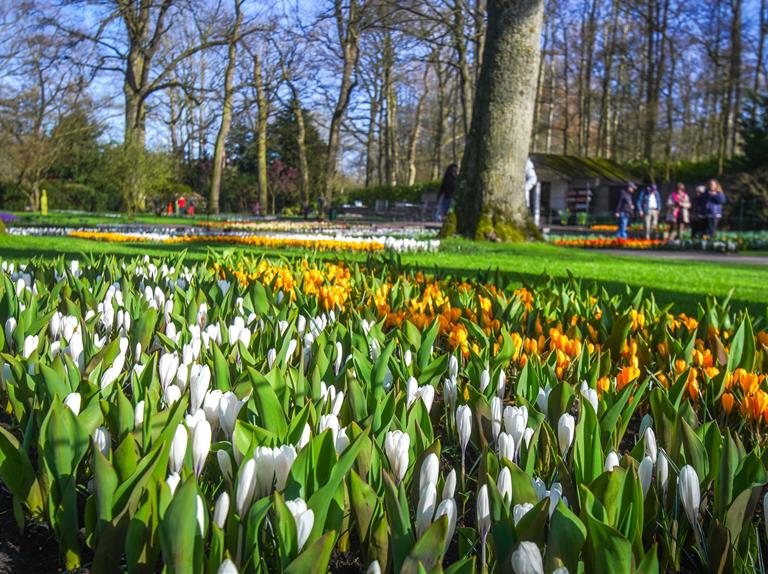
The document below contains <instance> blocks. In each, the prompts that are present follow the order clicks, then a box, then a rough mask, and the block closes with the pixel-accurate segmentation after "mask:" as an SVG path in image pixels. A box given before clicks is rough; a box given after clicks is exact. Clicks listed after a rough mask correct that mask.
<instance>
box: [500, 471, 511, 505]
mask: <svg viewBox="0 0 768 574" xmlns="http://www.w3.org/2000/svg"><path fill="white" fill-rule="evenodd" d="M496 484H497V486H498V487H499V494H500V495H501V499H502V500H503V501H504V503H505V504H506V505H507V508H509V505H510V504H511V503H512V474H511V473H510V471H509V468H508V467H506V466H505V467H504V468H502V469H501V471H499V477H498V479H497V482H496Z"/></svg>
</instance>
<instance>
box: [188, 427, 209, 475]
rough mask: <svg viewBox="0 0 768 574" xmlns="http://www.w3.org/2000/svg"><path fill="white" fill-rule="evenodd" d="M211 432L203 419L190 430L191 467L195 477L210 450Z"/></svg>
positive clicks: (201, 468)
mask: <svg viewBox="0 0 768 574" xmlns="http://www.w3.org/2000/svg"><path fill="white" fill-rule="evenodd" d="M211 441H212V432H211V425H210V423H209V422H208V421H207V420H205V418H204V417H203V419H202V420H200V421H198V422H197V424H195V426H194V428H193V429H192V467H193V469H194V471H195V476H198V477H199V476H200V473H202V472H203V467H204V466H205V460H206V458H208V452H209V451H210V450H211Z"/></svg>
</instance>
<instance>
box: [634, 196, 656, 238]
mask: <svg viewBox="0 0 768 574" xmlns="http://www.w3.org/2000/svg"><path fill="white" fill-rule="evenodd" d="M659 210H661V195H660V194H659V190H658V188H657V187H656V185H655V184H653V183H652V184H651V185H649V186H648V187H646V188H645V189H644V190H643V191H641V192H640V197H638V199H637V211H638V215H639V216H640V218H641V219H642V220H643V224H644V227H645V238H646V239H650V238H651V234H655V233H656V230H657V228H658V227H659Z"/></svg>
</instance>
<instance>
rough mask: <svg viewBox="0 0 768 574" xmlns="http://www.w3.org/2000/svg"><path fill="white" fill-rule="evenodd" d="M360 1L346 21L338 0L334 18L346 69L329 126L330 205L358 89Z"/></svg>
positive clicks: (353, 4) (352, 0)
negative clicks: (350, 108)
mask: <svg viewBox="0 0 768 574" xmlns="http://www.w3.org/2000/svg"><path fill="white" fill-rule="evenodd" d="M358 8H359V6H358V2H357V0H350V1H349V4H348V6H347V11H348V13H347V17H346V22H345V18H344V6H343V3H342V1H341V0H336V2H335V9H334V16H335V19H336V25H337V29H338V34H339V38H338V39H339V46H340V48H341V51H342V60H343V66H342V71H341V82H340V84H339V95H338V98H337V100H336V105H335V107H334V109H333V115H332V116H331V123H330V126H329V127H328V158H327V160H326V164H325V189H324V190H323V191H324V198H325V202H326V204H327V205H328V206H330V204H331V200H332V198H333V186H334V183H335V181H336V164H337V161H338V156H339V147H340V144H341V123H342V121H343V119H344V114H345V113H346V111H347V106H348V105H349V98H350V96H351V95H352V90H353V89H354V87H355V84H356V82H355V79H354V77H353V76H354V73H355V70H356V69H357V62H358V59H359V56H360V50H359V40H360V36H359V35H360V30H359V29H358V26H359V22H358V19H359V14H358Z"/></svg>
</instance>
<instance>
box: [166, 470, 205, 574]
mask: <svg viewBox="0 0 768 574" xmlns="http://www.w3.org/2000/svg"><path fill="white" fill-rule="evenodd" d="M196 498H197V484H196V482H195V481H194V479H192V478H190V479H187V480H186V481H185V482H184V483H183V484H181V485H180V486H179V487H178V488H177V489H176V493H175V494H174V495H173V499H172V500H171V503H170V504H169V505H168V508H167V509H166V511H165V516H163V519H162V520H161V521H160V547H161V548H162V552H163V561H164V562H165V567H166V569H167V571H168V573H169V574H185V573H187V572H196V571H197V569H196V568H195V539H196V538H198V537H199V536H200V533H199V526H198V523H197V517H196V516H197V514H196V507H197V500H196Z"/></svg>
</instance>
